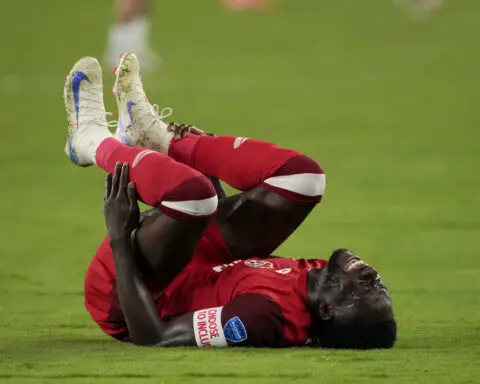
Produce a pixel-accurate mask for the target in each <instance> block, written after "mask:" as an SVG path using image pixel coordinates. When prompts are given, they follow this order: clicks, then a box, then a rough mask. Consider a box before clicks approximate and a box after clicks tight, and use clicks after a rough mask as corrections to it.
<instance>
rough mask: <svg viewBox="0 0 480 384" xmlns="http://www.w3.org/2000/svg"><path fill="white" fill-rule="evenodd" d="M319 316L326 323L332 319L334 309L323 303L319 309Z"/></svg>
mask: <svg viewBox="0 0 480 384" xmlns="http://www.w3.org/2000/svg"><path fill="white" fill-rule="evenodd" d="M318 316H319V317H320V319H322V320H325V321H326V320H330V319H332V317H333V307H332V306H331V305H329V304H327V303H321V304H320V305H319V307H318Z"/></svg>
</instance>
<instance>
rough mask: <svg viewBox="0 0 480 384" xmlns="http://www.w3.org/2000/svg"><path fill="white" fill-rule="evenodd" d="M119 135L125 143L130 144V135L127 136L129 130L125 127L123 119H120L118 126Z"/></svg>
mask: <svg viewBox="0 0 480 384" xmlns="http://www.w3.org/2000/svg"><path fill="white" fill-rule="evenodd" d="M117 135H118V138H119V139H120V141H121V142H122V143H123V144H125V145H130V143H129V140H128V137H127V131H126V129H125V124H123V122H122V120H119V121H118V127H117Z"/></svg>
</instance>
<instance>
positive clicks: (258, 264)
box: [245, 260, 273, 269]
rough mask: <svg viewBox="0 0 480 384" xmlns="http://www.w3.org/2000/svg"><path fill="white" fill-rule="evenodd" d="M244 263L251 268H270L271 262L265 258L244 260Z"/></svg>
mask: <svg viewBox="0 0 480 384" xmlns="http://www.w3.org/2000/svg"><path fill="white" fill-rule="evenodd" d="M245 265H246V266H247V267H252V268H262V269H272V268H273V263H272V262H270V261H267V260H245Z"/></svg>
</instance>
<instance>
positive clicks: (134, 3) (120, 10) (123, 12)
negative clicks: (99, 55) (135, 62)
mask: <svg viewBox="0 0 480 384" xmlns="http://www.w3.org/2000/svg"><path fill="white" fill-rule="evenodd" d="M150 8H151V1H150V0H117V9H116V14H115V24H114V25H113V26H111V27H110V29H109V31H108V36H107V50H106V60H107V62H108V64H109V65H110V66H111V67H112V68H113V67H114V66H115V65H116V64H117V62H118V57H119V56H120V54H121V53H123V52H135V53H136V55H137V56H138V57H139V59H140V62H141V63H142V67H143V69H144V70H147V71H153V70H155V68H156V66H157V65H158V64H159V62H160V57H159V56H158V55H157V54H156V53H155V52H154V51H153V50H152V49H151V47H150V41H149V40H150V21H149V12H150Z"/></svg>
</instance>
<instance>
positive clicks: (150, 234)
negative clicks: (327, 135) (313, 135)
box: [64, 53, 396, 349]
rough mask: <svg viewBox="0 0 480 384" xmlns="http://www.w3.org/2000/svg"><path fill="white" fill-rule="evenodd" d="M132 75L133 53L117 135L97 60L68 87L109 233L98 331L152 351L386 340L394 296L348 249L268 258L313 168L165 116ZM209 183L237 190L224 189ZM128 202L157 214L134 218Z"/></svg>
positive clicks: (90, 289) (98, 292)
mask: <svg viewBox="0 0 480 384" xmlns="http://www.w3.org/2000/svg"><path fill="white" fill-rule="evenodd" d="M139 71H140V67H139V63H138V61H137V58H136V57H135V55H134V54H131V53H129V54H126V55H124V56H123V57H122V58H121V60H120V64H119V66H118V70H117V72H116V81H115V85H114V89H113V90H114V94H115V96H116V100H117V105H118V108H119V116H120V120H119V122H118V128H117V132H116V134H115V135H112V134H111V133H110V131H109V130H108V128H107V122H106V120H105V107H104V103H103V91H102V71H101V68H100V65H99V64H98V61H97V60H96V59H94V58H88V57H87V58H83V59H81V60H80V61H78V62H77V63H76V64H75V65H74V67H73V69H72V70H71V72H70V74H69V76H68V77H67V80H66V84H65V90H64V98H65V106H66V109H67V118H68V123H69V129H68V137H67V146H66V152H67V154H68V156H69V157H70V159H71V161H73V162H74V163H75V164H77V165H80V166H89V165H93V164H96V165H97V166H99V167H101V168H103V169H105V170H106V171H107V172H108V176H107V181H106V193H105V201H104V213H105V219H106V224H107V231H108V236H107V237H106V238H105V240H104V241H103V242H102V244H101V245H100V247H99V249H98V251H97V253H96V255H95V257H94V258H93V260H92V262H91V264H90V267H89V269H88V272H87V276H86V279H85V305H86V308H87V310H88V311H89V312H90V314H91V316H92V318H93V319H94V321H95V322H96V323H97V324H98V325H99V326H100V327H101V329H102V330H103V331H104V332H105V333H107V334H108V335H110V336H113V337H114V338H116V339H118V340H122V341H130V342H133V343H135V344H138V345H153V346H195V345H197V346H200V347H201V346H212V347H225V346H228V345H233V346H251V347H287V346H304V345H313V346H319V347H330V348H355V349H369V348H390V347H392V346H393V345H394V342H395V339H396V323H395V320H394V316H393V310H392V303H391V298H390V294H389V292H388V290H387V288H386V287H385V286H384V285H383V283H382V280H381V279H380V277H379V275H378V274H377V272H376V270H375V269H374V268H372V267H370V266H368V265H367V264H366V263H364V261H363V260H362V259H361V258H360V257H359V256H358V255H355V254H354V253H352V252H350V251H348V250H346V249H338V250H336V251H334V252H333V253H332V255H331V256H330V258H329V259H328V260H306V259H289V258H280V257H275V256H272V252H273V251H274V250H275V249H276V248H277V247H278V246H279V245H280V244H281V243H282V242H283V241H285V239H286V238H287V237H288V236H289V235H290V234H291V233H293V232H294V231H295V229H296V228H297V227H298V226H299V225H300V224H301V223H302V221H303V220H304V219H305V217H306V216H307V215H308V214H309V213H310V212H311V211H312V209H313V208H314V207H315V206H316V204H318V203H319V202H320V200H321V198H322V195H323V193H324V189H325V175H324V172H323V170H322V168H321V167H320V166H319V165H318V164H317V163H316V162H315V161H314V160H312V159H311V158H309V157H307V156H305V155H303V154H302V153H300V152H297V151H294V150H290V149H283V148H279V147H278V146H276V145H274V144H270V143H266V142H262V141H259V140H255V139H246V138H242V137H229V136H220V137H212V136H209V135H205V134H203V133H202V132H201V131H199V130H198V129H195V128H189V127H187V126H184V125H177V124H175V123H171V124H166V123H164V122H163V121H161V119H160V118H159V116H158V115H157V114H156V112H155V110H154V108H153V107H152V106H151V105H150V103H149V102H148V101H147V98H146V95H145V93H144V91H143V87H142V82H141V79H140V75H139ZM209 178H213V182H211V180H210V179H209ZM217 180H223V181H225V182H226V183H228V184H230V185H232V186H233V187H235V188H236V189H238V190H241V191H244V192H243V193H240V194H238V195H235V196H231V197H225V195H224V193H223V190H222V189H221V188H220V186H219V183H218V182H217ZM137 199H139V200H141V201H143V202H144V203H146V204H148V205H150V206H151V207H153V209H152V210H150V211H147V212H146V213H145V214H143V215H140V213H139V208H138V204H137Z"/></svg>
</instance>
